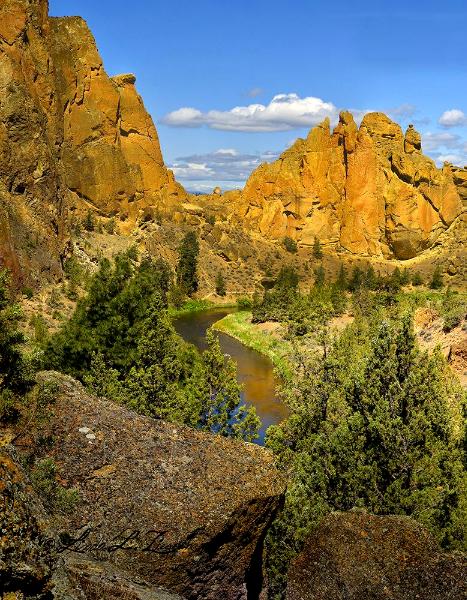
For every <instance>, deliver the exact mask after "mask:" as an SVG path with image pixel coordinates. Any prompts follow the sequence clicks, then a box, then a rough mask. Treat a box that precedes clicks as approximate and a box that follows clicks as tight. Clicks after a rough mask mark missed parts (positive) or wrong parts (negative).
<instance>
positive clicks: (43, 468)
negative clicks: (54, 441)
mask: <svg viewBox="0 0 467 600" xmlns="http://www.w3.org/2000/svg"><path fill="white" fill-rule="evenodd" d="M31 483H32V486H33V488H34V489H35V491H36V492H37V493H38V494H39V495H40V497H41V500H42V501H43V503H44V506H45V507H46V509H47V510H48V511H50V512H52V513H62V514H69V513H71V512H73V510H74V508H75V506H76V504H77V503H78V502H79V499H80V495H79V492H78V490H76V489H74V488H71V489H67V488H64V487H63V486H62V485H60V484H59V483H58V481H57V468H56V466H55V463H54V461H53V460H52V459H51V458H44V459H42V460H40V461H38V462H37V463H36V464H35V466H34V467H33V469H32V471H31Z"/></svg>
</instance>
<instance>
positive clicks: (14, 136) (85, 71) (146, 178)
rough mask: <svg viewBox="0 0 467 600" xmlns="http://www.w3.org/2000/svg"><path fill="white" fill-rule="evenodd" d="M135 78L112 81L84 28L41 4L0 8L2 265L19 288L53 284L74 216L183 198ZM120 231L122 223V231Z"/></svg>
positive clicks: (38, 0) (22, 1)
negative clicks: (52, 14) (53, 14)
mask: <svg viewBox="0 0 467 600" xmlns="http://www.w3.org/2000/svg"><path fill="white" fill-rule="evenodd" d="M134 84H135V77H134V76H133V75H122V76H117V77H114V78H110V77H108V75H107V74H106V73H105V71H104V69H103V65H102V60H101V58H100V56H99V54H98V52H97V49H96V45H95V42H94V39H93V37H92V35H91V33H90V32H89V30H88V28H87V26H86V24H85V22H84V21H83V20H82V19H80V18H77V17H73V18H63V19H62V18H59V19H50V18H49V17H48V3H47V0H32V1H27V0H4V1H3V2H2V5H1V6H0V266H1V265H6V266H7V267H9V268H10V269H11V270H12V271H13V274H14V276H15V279H16V281H17V282H18V283H21V282H25V281H28V282H29V283H35V282H38V281H41V280H44V279H54V278H57V277H58V276H59V275H60V273H61V260H62V258H63V255H64V254H65V252H66V244H67V239H68V237H69V231H70V226H71V224H72V222H73V221H74V219H75V217H74V214H82V213H83V211H85V210H87V209H88V208H90V209H92V210H95V211H97V212H98V213H100V214H102V215H105V216H110V215H112V214H117V213H118V215H119V216H120V218H121V220H122V221H126V222H127V223H128V225H129V227H132V226H133V225H134V224H135V222H136V220H137V218H138V216H139V214H140V211H141V210H142V209H143V208H144V207H146V206H154V205H158V204H161V205H162V204H163V206H164V207H167V206H170V205H171V204H172V203H176V202H178V200H179V199H183V198H185V197H186V194H185V192H184V190H183V188H182V187H181V186H180V185H179V184H177V183H176V182H175V181H174V178H173V174H172V172H171V171H169V170H168V169H166V167H165V165H164V162H163V159H162V155H161V150H160V146H159V140H158V137H157V133H156V130H155V127H154V124H153V122H152V119H151V117H150V116H149V114H148V113H147V112H146V110H145V108H144V105H143V102H142V100H141V98H140V96H139V95H138V94H137V92H136V89H135V86H134ZM123 228H125V227H123Z"/></svg>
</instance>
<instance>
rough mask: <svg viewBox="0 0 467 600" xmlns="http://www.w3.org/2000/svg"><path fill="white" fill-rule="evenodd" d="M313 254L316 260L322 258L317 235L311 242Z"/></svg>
mask: <svg viewBox="0 0 467 600" xmlns="http://www.w3.org/2000/svg"><path fill="white" fill-rule="evenodd" d="M313 256H314V257H315V258H316V259H318V260H321V259H322V258H323V251H322V249H321V242H320V241H319V239H318V238H317V237H315V241H314V243H313Z"/></svg>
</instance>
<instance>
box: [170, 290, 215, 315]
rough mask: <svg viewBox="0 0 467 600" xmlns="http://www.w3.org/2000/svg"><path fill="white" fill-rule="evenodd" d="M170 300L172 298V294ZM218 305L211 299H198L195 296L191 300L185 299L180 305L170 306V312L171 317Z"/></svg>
mask: <svg viewBox="0 0 467 600" xmlns="http://www.w3.org/2000/svg"><path fill="white" fill-rule="evenodd" d="M169 300H172V296H171V295H170V294H169ZM216 306H219V305H218V304H214V302H211V301H210V300H196V299H194V298H190V299H189V300H184V301H183V302H182V303H181V304H180V305H179V306H175V305H172V306H169V309H168V312H169V315H170V316H171V317H181V316H182V315H188V314H190V313H196V312H201V311H203V310H209V309H210V308H214V307H216Z"/></svg>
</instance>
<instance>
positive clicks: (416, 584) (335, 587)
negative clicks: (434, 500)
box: [287, 513, 467, 600]
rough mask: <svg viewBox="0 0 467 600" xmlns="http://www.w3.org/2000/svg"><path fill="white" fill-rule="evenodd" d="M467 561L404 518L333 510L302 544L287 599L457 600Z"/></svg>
mask: <svg viewBox="0 0 467 600" xmlns="http://www.w3.org/2000/svg"><path fill="white" fill-rule="evenodd" d="M466 595H467V559H466V557H465V555H462V554H460V553H459V554H446V553H444V552H442V551H441V549H440V548H439V546H438V545H437V544H436V542H435V541H434V539H433V538H432V537H431V536H430V534H429V533H428V532H427V531H426V529H424V528H423V527H422V526H421V525H418V524H417V523H415V521H412V520H411V519H409V518H407V517H392V516H390V517H376V516H373V515H369V514H365V513H335V514H332V515H330V516H329V517H327V518H326V519H325V520H324V521H323V522H322V523H321V525H320V526H319V527H318V529H317V530H316V532H315V533H314V534H313V535H311V536H310V538H309V539H308V541H307V542H306V543H305V547H304V549H303V551H302V553H301V554H300V555H299V556H298V557H297V558H296V559H295V561H294V562H293V563H292V565H291V567H290V569H289V573H288V585H287V600H344V599H345V600H363V599H364V598H375V599H376V598H388V599H391V600H412V599H414V598H430V600H457V599H458V598H465V597H466Z"/></svg>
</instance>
